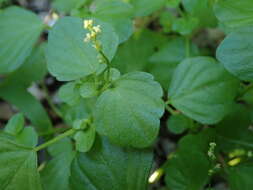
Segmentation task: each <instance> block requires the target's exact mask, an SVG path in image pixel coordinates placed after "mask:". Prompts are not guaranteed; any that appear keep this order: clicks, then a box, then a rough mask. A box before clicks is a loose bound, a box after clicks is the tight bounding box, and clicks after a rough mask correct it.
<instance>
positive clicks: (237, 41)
mask: <svg viewBox="0 0 253 190" xmlns="http://www.w3.org/2000/svg"><path fill="white" fill-rule="evenodd" d="M252 32H253V27H249V28H243V29H240V30H238V31H236V32H232V33H230V34H229V35H228V36H227V37H226V38H225V40H223V42H222V43H221V44H220V45H219V47H218V49H217V52H216V56H217V59H218V60H219V61H220V62H221V63H222V64H223V65H224V67H225V68H226V69H227V70H228V71H229V72H230V73H232V74H233V75H235V76H237V77H238V78H239V79H241V80H246V81H253V57H252V51H253V47H252V46H251V44H252V43H253V37H252Z"/></svg>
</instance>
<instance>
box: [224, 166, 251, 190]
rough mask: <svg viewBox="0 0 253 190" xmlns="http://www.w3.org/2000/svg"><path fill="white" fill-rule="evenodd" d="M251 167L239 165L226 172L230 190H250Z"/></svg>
mask: <svg viewBox="0 0 253 190" xmlns="http://www.w3.org/2000/svg"><path fill="white" fill-rule="evenodd" d="M252 172H253V165H252V163H245V164H240V165H239V166H236V167H231V168H230V169H229V170H228V183H229V186H230V188H231V190H238V189H240V190H251V189H252V188H253V181H252Z"/></svg>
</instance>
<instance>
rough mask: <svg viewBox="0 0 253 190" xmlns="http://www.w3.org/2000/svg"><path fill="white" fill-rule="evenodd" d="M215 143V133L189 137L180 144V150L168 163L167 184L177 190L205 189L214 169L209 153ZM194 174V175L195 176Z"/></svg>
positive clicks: (207, 132) (209, 132)
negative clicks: (209, 174) (210, 170)
mask: <svg viewBox="0 0 253 190" xmlns="http://www.w3.org/2000/svg"><path fill="white" fill-rule="evenodd" d="M210 142H213V132H212V131H204V132H202V133H200V134H198V135H187V136H185V137H183V139H181V140H180V142H179V150H178V151H177V152H176V153H175V154H173V155H172V157H171V159H169V160H168V161H167V167H166V176H165V182H166V184H167V187H168V188H170V189H173V190H174V189H175V190H195V189H203V187H204V186H205V185H206V183H207V182H208V179H209V176H208V171H209V169H211V168H212V164H211V162H210V161H209V158H208V156H207V152H208V149H209V143H210ZM193 174H194V175H193Z"/></svg>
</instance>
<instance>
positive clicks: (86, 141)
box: [74, 125, 96, 152]
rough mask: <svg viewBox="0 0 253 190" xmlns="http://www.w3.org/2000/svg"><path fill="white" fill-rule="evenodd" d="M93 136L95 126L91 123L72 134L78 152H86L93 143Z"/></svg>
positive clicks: (94, 135)
mask: <svg viewBox="0 0 253 190" xmlns="http://www.w3.org/2000/svg"><path fill="white" fill-rule="evenodd" d="M95 137H96V130H95V126H92V125H91V126H89V127H88V128H87V129H85V130H83V131H78V132H77V133H76V134H75V136H74V139H75V141H76V149H77V150H78V151H79V152H88V151H89V150H90V149H91V147H92V145H93V143H94V140H95Z"/></svg>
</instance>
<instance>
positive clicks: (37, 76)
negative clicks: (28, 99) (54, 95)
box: [6, 43, 47, 87]
mask: <svg viewBox="0 0 253 190" xmlns="http://www.w3.org/2000/svg"><path fill="white" fill-rule="evenodd" d="M45 45H46V44H45V43H43V44H41V45H40V46H38V47H35V48H34V49H33V51H32V53H31V55H30V56H29V57H28V58H27V59H26V61H25V63H24V64H23V65H22V66H21V67H20V68H18V69H17V70H15V71H14V72H13V73H11V74H9V75H8V77H7V78H6V80H8V81H9V82H11V83H12V84H17V85H24V86H25V87H29V86H30V85H31V83H32V82H37V81H40V80H42V79H43V78H44V77H45V75H46V74H47V67H46V59H45V52H44V51H45ZM10 85H11V84H10Z"/></svg>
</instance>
